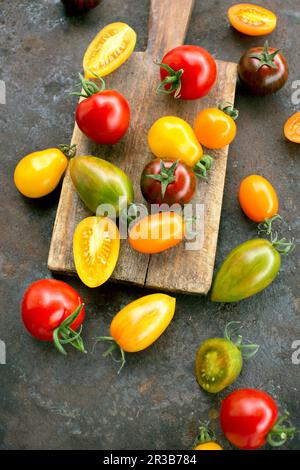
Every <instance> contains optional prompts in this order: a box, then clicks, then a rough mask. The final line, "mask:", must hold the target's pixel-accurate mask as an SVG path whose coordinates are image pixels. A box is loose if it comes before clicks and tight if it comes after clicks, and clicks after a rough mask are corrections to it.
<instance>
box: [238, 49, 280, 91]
mask: <svg viewBox="0 0 300 470" xmlns="http://www.w3.org/2000/svg"><path fill="white" fill-rule="evenodd" d="M238 74H239V78H240V81H241V82H242V84H243V85H244V86H245V87H246V88H247V89H248V90H250V91H251V92H252V93H253V94H255V95H260V96H263V95H268V94H270V93H275V92H276V91H278V90H280V88H282V87H283V85H284V84H285V82H286V81H287V79H288V76H289V68H288V64H287V62H286V60H285V58H284V57H283V55H282V54H280V52H279V51H278V50H276V49H274V48H272V47H269V46H268V42H266V43H265V45H264V47H253V48H251V49H249V50H248V51H246V52H245V54H244V55H243V56H242V57H241V59H240V61H239V64H238Z"/></svg>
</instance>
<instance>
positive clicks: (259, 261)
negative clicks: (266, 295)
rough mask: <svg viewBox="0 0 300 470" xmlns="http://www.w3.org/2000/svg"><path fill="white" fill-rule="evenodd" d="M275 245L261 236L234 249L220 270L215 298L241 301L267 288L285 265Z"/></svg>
mask: <svg viewBox="0 0 300 470" xmlns="http://www.w3.org/2000/svg"><path fill="white" fill-rule="evenodd" d="M275 246H276V244H275ZM275 246H274V245H273V244H272V243H271V242H269V241H268V240H265V239H263V238H257V239H254V240H248V241H247V242H245V243H242V244H241V245H239V246H237V247H236V248H235V249H234V250H232V251H231V253H229V255H228V256H227V258H226V259H225V261H224V262H223V264H222V266H221V268H220V269H219V271H218V273H217V276H216V278H215V281H214V284H213V288H212V297H211V299H212V300H213V301H214V302H238V301H239V300H242V299H246V298H247V297H250V296H252V295H254V294H257V293H258V292H260V291H262V290H263V289H265V288H266V287H267V286H268V285H269V284H271V282H273V280H274V279H275V277H276V276H277V274H278V271H279V269H280V265H281V256H280V254H279V252H278V251H277V250H276V248H275Z"/></svg>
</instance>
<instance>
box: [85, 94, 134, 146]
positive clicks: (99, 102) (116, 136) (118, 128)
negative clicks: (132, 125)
mask: <svg viewBox="0 0 300 470" xmlns="http://www.w3.org/2000/svg"><path fill="white" fill-rule="evenodd" d="M76 122H77V125H78V127H79V129H80V130H81V131H82V132H83V133H84V134H85V135H86V136H87V137H89V138H90V139H91V140H93V141H94V142H96V144H103V145H113V144H116V143H117V142H118V141H119V140H120V139H121V138H122V137H123V135H124V134H125V133H126V132H127V129H128V127H129V122H130V108H129V104H128V102H127V100H126V98H125V97H124V96H123V95H122V94H121V93H119V92H118V91H115V90H104V91H100V92H98V93H95V94H94V95H92V96H90V97H88V98H86V99H84V100H83V101H81V102H80V103H79V104H78V106H77V108H76Z"/></svg>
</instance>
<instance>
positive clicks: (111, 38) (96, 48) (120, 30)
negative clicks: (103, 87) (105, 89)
mask: <svg viewBox="0 0 300 470" xmlns="http://www.w3.org/2000/svg"><path fill="white" fill-rule="evenodd" d="M135 43H136V33H135V31H134V30H133V29H132V28H130V26H128V24H126V23H111V24H109V25H107V26H105V28H103V29H101V31H100V32H99V33H98V34H97V36H96V37H95V38H94V39H93V41H92V42H91V44H90V45H89V47H88V48H87V50H86V53H85V55H84V59H83V70H84V74H85V77H86V78H93V77H94V74H93V73H96V74H97V75H99V76H100V77H104V76H105V75H108V74H109V73H111V72H113V71H114V70H116V69H117V68H118V67H120V65H122V64H123V63H124V62H125V61H126V60H127V59H128V58H129V57H130V56H131V54H132V52H133V50H134V48H135Z"/></svg>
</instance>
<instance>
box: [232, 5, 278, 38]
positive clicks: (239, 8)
mask: <svg viewBox="0 0 300 470" xmlns="http://www.w3.org/2000/svg"><path fill="white" fill-rule="evenodd" d="M228 18H229V21H230V24H231V26H233V27H234V28H235V29H236V30H237V31H239V32H240V33H244V34H247V35H249V36H261V35H264V34H269V33H271V32H272V31H273V30H274V28H275V27H276V15H275V14H274V13H273V12H272V11H270V10H267V9H266V8H263V7H260V6H258V5H253V4H250V3H239V4H237V5H233V6H231V7H230V8H229V10H228Z"/></svg>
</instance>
